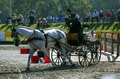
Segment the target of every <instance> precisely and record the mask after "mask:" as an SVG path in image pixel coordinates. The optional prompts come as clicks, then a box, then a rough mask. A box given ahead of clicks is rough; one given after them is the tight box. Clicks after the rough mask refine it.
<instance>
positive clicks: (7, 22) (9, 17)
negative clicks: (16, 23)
mask: <svg viewBox="0 0 120 79" xmlns="http://www.w3.org/2000/svg"><path fill="white" fill-rule="evenodd" d="M11 20H12V17H11V16H10V14H9V15H8V16H7V18H6V19H5V23H6V25H8V24H10V23H11Z"/></svg>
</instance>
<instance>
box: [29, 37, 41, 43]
mask: <svg viewBox="0 0 120 79" xmlns="http://www.w3.org/2000/svg"><path fill="white" fill-rule="evenodd" d="M33 40H43V39H41V38H29V39H28V40H27V42H31V41H33Z"/></svg>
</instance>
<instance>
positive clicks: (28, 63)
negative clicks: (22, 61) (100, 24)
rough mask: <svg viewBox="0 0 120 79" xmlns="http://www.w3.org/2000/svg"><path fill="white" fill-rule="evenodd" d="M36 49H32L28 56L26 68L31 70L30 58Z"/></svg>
mask: <svg viewBox="0 0 120 79" xmlns="http://www.w3.org/2000/svg"><path fill="white" fill-rule="evenodd" d="M35 51H36V49H30V53H29V56H28V62H27V68H26V70H30V59H31V57H32V56H33V54H34V53H35Z"/></svg>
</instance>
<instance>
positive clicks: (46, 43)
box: [44, 34, 48, 48]
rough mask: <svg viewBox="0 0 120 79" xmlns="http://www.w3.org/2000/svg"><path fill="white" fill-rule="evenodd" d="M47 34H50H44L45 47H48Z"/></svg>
mask: <svg viewBox="0 0 120 79" xmlns="http://www.w3.org/2000/svg"><path fill="white" fill-rule="evenodd" d="M47 35H48V34H44V36H45V48H47V45H48V40H47Z"/></svg>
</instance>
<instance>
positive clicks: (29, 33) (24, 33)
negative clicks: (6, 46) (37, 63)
mask: <svg viewBox="0 0 120 79" xmlns="http://www.w3.org/2000/svg"><path fill="white" fill-rule="evenodd" d="M11 30H12V35H11V36H12V38H14V44H15V45H16V46H18V45H19V41H20V37H25V38H27V39H28V40H29V42H28V44H29V46H30V53H29V56H28V63H27V68H26V70H29V69H30V58H31V56H33V54H34V53H35V52H36V50H37V49H42V50H43V52H44V54H45V55H46V56H47V57H48V59H49V60H50V57H49V55H48V53H47V50H46V49H47V48H50V47H52V46H55V44H56V42H57V41H56V40H59V41H60V42H62V43H66V35H65V33H64V32H62V31H61V30H57V29H51V30H47V31H45V33H43V32H41V31H40V30H37V29H32V28H29V27H25V26H21V27H16V28H13V29H11ZM44 34H48V35H46V37H45V35H44ZM50 36H52V37H53V38H54V39H53V38H51V37H50ZM36 38H37V39H36ZM46 39H47V47H46ZM58 47H59V49H60V50H61V52H62V53H63V54H64V58H63V62H65V59H66V57H67V58H68V59H69V61H70V63H71V64H72V61H71V59H70V58H69V57H68V56H67V54H66V49H65V48H64V47H63V46H62V45H61V44H60V43H59V46H58ZM50 61H51V60H50ZM51 63H52V65H53V66H55V65H56V64H55V63H54V62H52V61H51Z"/></svg>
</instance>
